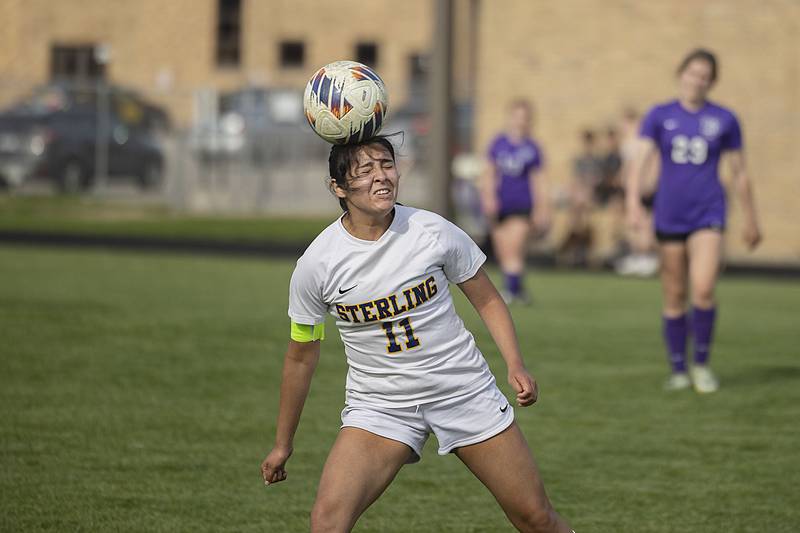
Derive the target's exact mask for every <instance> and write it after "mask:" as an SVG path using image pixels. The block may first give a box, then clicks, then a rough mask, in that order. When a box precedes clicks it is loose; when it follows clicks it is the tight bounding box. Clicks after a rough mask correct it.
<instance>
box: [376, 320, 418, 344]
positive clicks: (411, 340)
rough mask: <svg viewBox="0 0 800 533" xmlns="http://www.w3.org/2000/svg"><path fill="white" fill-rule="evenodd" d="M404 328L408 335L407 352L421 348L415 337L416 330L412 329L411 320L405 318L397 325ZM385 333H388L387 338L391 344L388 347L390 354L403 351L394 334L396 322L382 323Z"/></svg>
mask: <svg viewBox="0 0 800 533" xmlns="http://www.w3.org/2000/svg"><path fill="white" fill-rule="evenodd" d="M397 324H398V325H399V326H402V327H403V329H404V330H405V334H406V342H405V345H406V350H410V349H411V348H416V347H417V346H419V339H418V338H416V337H415V336H414V329H413V328H412V327H411V320H410V319H408V318H404V319H403V320H401V321H400V322H398V323H397ZM381 327H382V328H383V332H384V333H386V338H387V339H389V344H388V345H387V346H386V351H387V352H389V353H396V352H399V351H400V350H402V349H403V347H402V346H400V344H399V343H398V342H397V336H396V335H395V334H394V322H381Z"/></svg>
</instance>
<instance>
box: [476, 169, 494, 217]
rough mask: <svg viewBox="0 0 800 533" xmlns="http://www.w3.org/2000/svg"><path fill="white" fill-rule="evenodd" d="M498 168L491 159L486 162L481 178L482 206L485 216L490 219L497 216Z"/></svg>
mask: <svg viewBox="0 0 800 533" xmlns="http://www.w3.org/2000/svg"><path fill="white" fill-rule="evenodd" d="M496 189H497V166H495V164H494V161H493V160H492V158H491V157H487V158H486V159H485V160H484V165H483V172H481V176H480V192H481V205H482V206H483V212H484V214H485V215H486V216H487V217H489V218H494V217H495V216H496V215H497V194H496V192H495V191H496Z"/></svg>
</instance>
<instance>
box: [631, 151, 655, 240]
mask: <svg viewBox="0 0 800 533" xmlns="http://www.w3.org/2000/svg"><path fill="white" fill-rule="evenodd" d="M657 152H658V147H657V146H656V143H655V141H653V139H651V138H649V137H640V138H639V139H637V141H636V150H635V152H634V156H633V159H632V160H631V163H630V168H629V169H628V171H627V177H626V178H627V179H626V183H625V212H626V213H627V216H628V222H629V224H630V225H631V226H638V225H639V224H641V221H642V218H643V215H642V180H643V174H644V171H645V170H646V169H647V168H650V165H651V164H652V162H653V158H654V157H655V156H656V153H657Z"/></svg>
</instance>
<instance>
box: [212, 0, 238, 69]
mask: <svg viewBox="0 0 800 533" xmlns="http://www.w3.org/2000/svg"><path fill="white" fill-rule="evenodd" d="M241 60H242V2H241V0H218V2H217V66H219V67H238V66H239V64H240V63H241Z"/></svg>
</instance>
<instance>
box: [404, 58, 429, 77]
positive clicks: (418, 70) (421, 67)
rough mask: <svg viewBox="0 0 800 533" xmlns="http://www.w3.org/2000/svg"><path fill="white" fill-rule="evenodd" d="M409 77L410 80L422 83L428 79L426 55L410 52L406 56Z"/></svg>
mask: <svg viewBox="0 0 800 533" xmlns="http://www.w3.org/2000/svg"><path fill="white" fill-rule="evenodd" d="M408 66H409V78H410V79H411V81H412V82H418V83H424V82H425V81H427V79H428V57H427V56H425V55H422V54H411V56H409V58H408Z"/></svg>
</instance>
